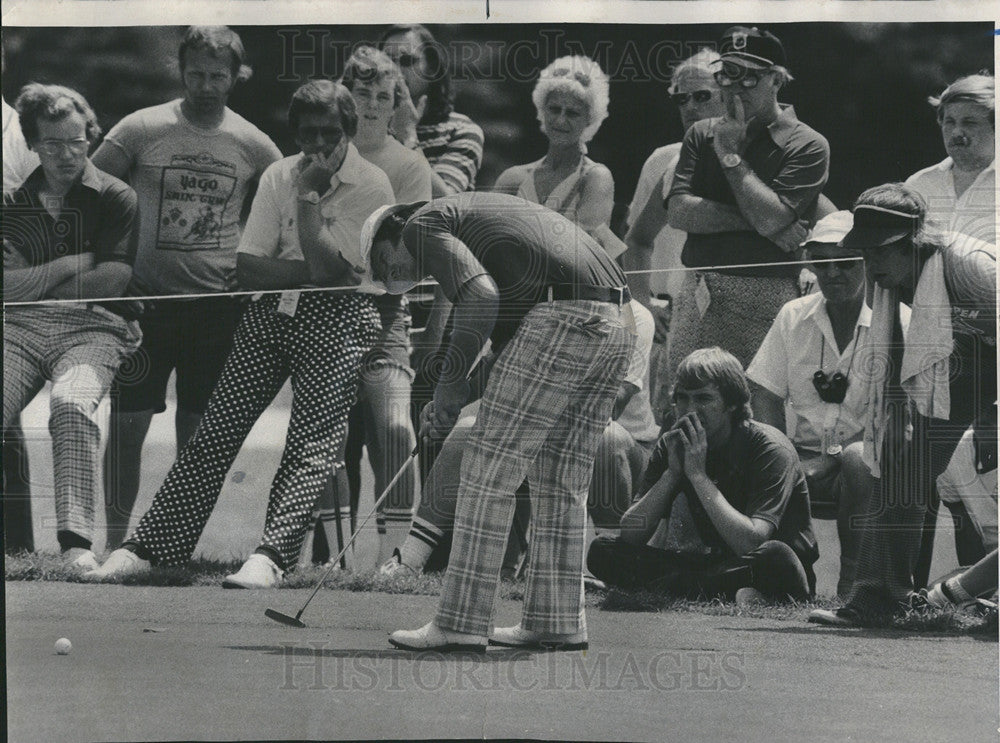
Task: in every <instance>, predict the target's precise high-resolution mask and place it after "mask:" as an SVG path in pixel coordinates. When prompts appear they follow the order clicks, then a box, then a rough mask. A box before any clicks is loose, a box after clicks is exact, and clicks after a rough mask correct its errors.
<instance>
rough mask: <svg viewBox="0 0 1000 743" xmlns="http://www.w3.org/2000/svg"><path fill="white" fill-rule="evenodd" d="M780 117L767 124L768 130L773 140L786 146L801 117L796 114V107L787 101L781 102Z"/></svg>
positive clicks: (779, 145)
mask: <svg viewBox="0 0 1000 743" xmlns="http://www.w3.org/2000/svg"><path fill="white" fill-rule="evenodd" d="M778 108H779V109H780V112H779V113H778V118H776V119H775V120H774V121H772V122H771V123H770V124H768V125H767V131H768V132H770V134H771V141H772V142H774V143H775V144H776V145H778V147H784V146H785V145H787V144H788V142H789V140H790V139H791V138H792V133H793V132H794V131H795V127H797V126H798V125H799V119H798V117H797V116H796V115H795V108H794V107H793V106H791V105H789V104H787V103H779V104H778Z"/></svg>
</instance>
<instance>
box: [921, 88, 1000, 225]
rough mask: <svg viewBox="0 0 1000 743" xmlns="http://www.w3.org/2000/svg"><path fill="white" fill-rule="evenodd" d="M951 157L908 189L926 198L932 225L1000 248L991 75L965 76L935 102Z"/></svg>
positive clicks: (923, 175)
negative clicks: (997, 225)
mask: <svg viewBox="0 0 1000 743" xmlns="http://www.w3.org/2000/svg"><path fill="white" fill-rule="evenodd" d="M929 101H930V104H931V106H932V107H933V108H935V109H936V110H937V120H938V124H939V125H940V126H941V137H942V139H943V140H944V148H945V150H946V151H947V153H948V157H946V158H945V159H944V160H942V161H941V162H939V163H938V164H937V165H931V166H930V167H929V168H924V169H923V170H920V171H917V172H916V173H914V174H913V175H911V176H910V177H909V178H907V179H906V185H907V186H909V187H910V188H912V189H913V190H914V191H916V192H917V193H919V194H920V195H921V196H923V197H924V200H925V201H926V202H927V208H928V214H927V218H928V220H930V223H931V225H932V226H934V227H936V228H937V229H939V230H944V231H948V232H957V233H959V234H962V235H969V236H970V237H975V238H977V239H979V240H984V241H985V242H988V243H992V244H995V243H996V211H995V206H996V190H997V181H996V169H995V168H994V157H995V151H996V131H995V129H996V123H995V113H994V106H995V103H994V101H995V93H994V79H993V76H992V75H987V74H982V73H980V74H977V75H968V76H966V77H961V78H959V79H958V80H956V81H955V82H953V83H952V84H951V85H949V86H948V87H947V88H945V89H944V91H943V92H942V93H941V95H940V96H938V97H937V98H934V97H931V98H930V99H929Z"/></svg>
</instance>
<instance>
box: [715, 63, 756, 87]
mask: <svg viewBox="0 0 1000 743" xmlns="http://www.w3.org/2000/svg"><path fill="white" fill-rule="evenodd" d="M769 72H770V70H760V71H753V70H749V69H747V68H746V67H743V66H742V65H738V64H733V63H732V62H723V63H722V69H721V70H719V71H718V72H715V73H713V74H712V77H714V78H715V82H716V83H717V84H718V85H719V87H722V88H728V87H729V86H730V85H739V86H740V87H741V88H756V87H757V83H759V82H760V80H761V77H762V76H763V75H766V74H767V73H769Z"/></svg>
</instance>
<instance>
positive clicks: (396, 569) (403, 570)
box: [378, 549, 418, 577]
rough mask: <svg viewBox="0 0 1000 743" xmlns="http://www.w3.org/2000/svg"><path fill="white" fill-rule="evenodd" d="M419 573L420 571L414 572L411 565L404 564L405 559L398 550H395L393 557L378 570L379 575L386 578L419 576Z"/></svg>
mask: <svg viewBox="0 0 1000 743" xmlns="http://www.w3.org/2000/svg"><path fill="white" fill-rule="evenodd" d="M417 572H418V571H416V570H414V569H413V568H411V567H410V566H409V565H405V564H403V558H402V556H401V555H400V554H399V550H398V549H396V550H393V551H392V557H390V558H389V559H388V560H386V561H385V562H384V563H382V565H381V566H379V569H378V574H379V575H384V576H386V577H390V576H394V575H417Z"/></svg>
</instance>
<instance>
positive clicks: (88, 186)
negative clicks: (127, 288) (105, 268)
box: [2, 160, 140, 319]
mask: <svg viewBox="0 0 1000 743" xmlns="http://www.w3.org/2000/svg"><path fill="white" fill-rule="evenodd" d="M44 185H45V174H44V172H43V171H42V168H41V167H38V168H36V169H35V170H34V172H32V174H31V175H29V176H28V177H27V179H26V180H25V181H24V183H23V184H21V187H20V188H19V189H17V190H16V191H14V192H13V193H11V194H6V195H5V196H4V204H3V228H2V230H3V242H4V248H5V249H13V250H15V251H17V252H18V253H19V254H20V255H21V256H22V257H23V258H24V259H25V260H26V261H27V262H28V264H29V265H31V266H42V265H45V264H46V263H49V262H51V261H53V260H55V259H56V258H60V257H62V256H64V255H80V254H83V253H93V254H94V262H95V263H104V262H107V261H118V262H121V263H127V264H128V265H130V266H131V265H132V264H133V262H134V261H135V253H136V245H137V243H136V227H137V225H138V222H137V199H136V195H135V191H133V190H132V189H131V188H130V187H129V186H128V185H127V184H125V183H123V182H122V181H120V180H118V179H117V178H115V177H114V176H111V175H108V174H107V173H105V172H104V171H102V170H98V169H97V168H96V167H94V165H93V164H92V163H91V162H90V161H89V160H88V161H87V165H86V166H85V168H84V171H83V174H82V175H81V177H80V179H79V180H77V182H76V183H74V184H73V185H72V186H71V187H70V189H69V191H68V192H67V193H66V196H65V197H64V199H63V208H62V212H61V213H60V214H59V216H58V217H53V216H52V215H51V214H49V212H48V211H46V209H45V207H44V206H43V204H42V200H41V197H40V196H39V191H40V190H41V189H42V187H43V186H44ZM102 306H104V307H106V308H107V309H109V310H111V311H113V312H116V313H117V314H120V315H122V316H123V317H126V318H129V319H131V318H133V317H134V316H135V315H136V314H137V312H138V311H139V310H140V306H139V303H138V302H107V303H104V304H102Z"/></svg>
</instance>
